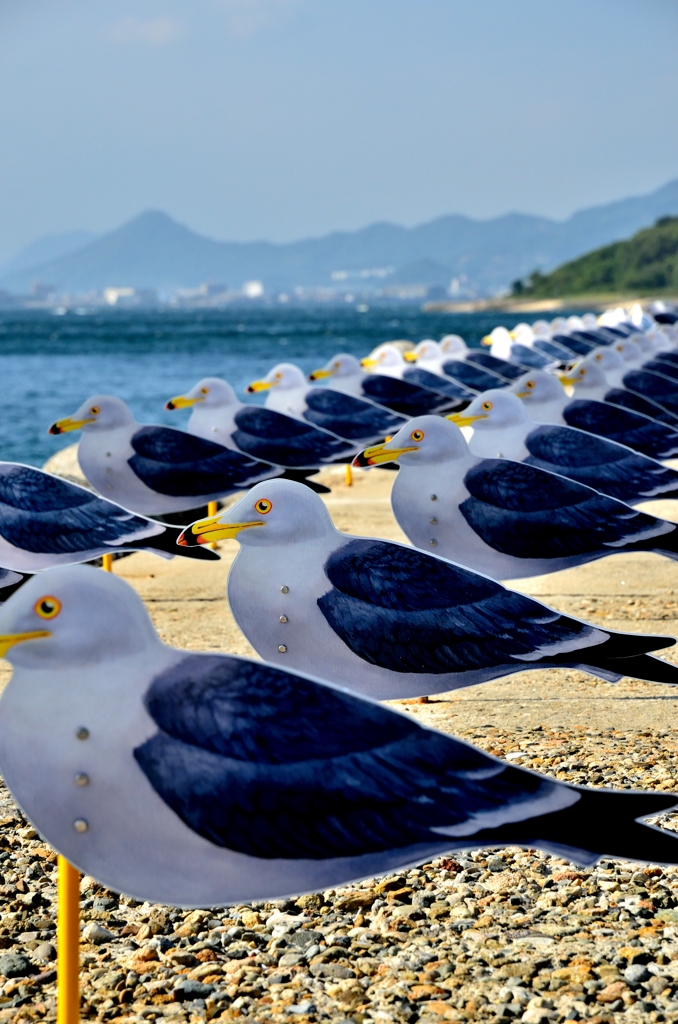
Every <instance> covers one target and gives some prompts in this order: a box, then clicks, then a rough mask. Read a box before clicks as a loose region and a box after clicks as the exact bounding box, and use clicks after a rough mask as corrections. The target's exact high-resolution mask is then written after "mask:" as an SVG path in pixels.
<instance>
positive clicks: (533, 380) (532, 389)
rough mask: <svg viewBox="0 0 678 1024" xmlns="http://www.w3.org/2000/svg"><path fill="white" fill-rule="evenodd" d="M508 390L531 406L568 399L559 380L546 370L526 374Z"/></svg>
mask: <svg viewBox="0 0 678 1024" xmlns="http://www.w3.org/2000/svg"><path fill="white" fill-rule="evenodd" d="M507 390H508V391H510V392H512V394H514V395H517V396H518V398H522V399H523V401H525V402H528V403H529V405H530V406H533V405H539V404H541V403H542V402H553V401H554V400H558V399H566V398H567V396H566V394H565V390H564V388H563V385H562V384H561V383H560V381H559V380H558V378H557V377H554V376H553V374H552V373H546V371H545V370H531V371H530V372H529V373H524V374H523V375H522V377H518V380H517V381H516V382H515V384H512V385H511V387H510V388H508V389H507Z"/></svg>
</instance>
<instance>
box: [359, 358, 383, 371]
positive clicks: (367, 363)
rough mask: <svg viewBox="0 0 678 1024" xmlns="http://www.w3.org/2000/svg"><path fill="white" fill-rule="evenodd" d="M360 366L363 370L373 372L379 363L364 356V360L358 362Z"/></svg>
mask: <svg viewBox="0 0 678 1024" xmlns="http://www.w3.org/2000/svg"><path fill="white" fill-rule="evenodd" d="M360 365H361V366H362V367H363V369H365V370H373V369H374V368H375V366H378V365H379V361H378V360H377V359H371V358H370V356H365V358H364V359H361V360H360Z"/></svg>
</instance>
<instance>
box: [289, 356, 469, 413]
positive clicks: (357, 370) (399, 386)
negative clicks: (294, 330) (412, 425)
mask: <svg viewBox="0 0 678 1024" xmlns="http://www.w3.org/2000/svg"><path fill="white" fill-rule="evenodd" d="M309 380H311V381H326V382H327V384H328V386H329V387H331V388H332V390H333V391H340V392H341V393H342V394H344V395H354V396H356V397H357V398H366V399H369V400H370V401H371V402H376V403H377V405H382V406H385V407H386V408H387V409H392V410H393V411H394V412H399V413H402V415H403V416H408V417H409V416H420V415H422V414H423V413H434V412H447V411H449V410H451V409H463V408H464V407H465V406H466V405H468V403H469V402H470V401H471V400H472V399H473V398H475V392H474V391H469V390H468V389H467V388H463V387H461V385H456V384H453V383H452V381H450V382H449V388H453V389H454V397H450V396H449V395H443V394H441V393H440V392H438V391H431V390H430V388H426V387H421V386H420V385H419V384H413V383H411V382H410V381H409V380H401V379H399V378H397V377H391V376H388V375H386V374H384V373H366V371H365V370H363V368H362V366H361V365H360V363H359V362H358V360H357V359H356V357H355V356H352V355H349V354H348V353H346V352H340V353H339V354H338V355H336V356H334V357H333V358H332V359H330V361H329V362H328V363H326V364H325V366H323V367H321V368H320V369H318V370H314V371H313V373H311V374H309Z"/></svg>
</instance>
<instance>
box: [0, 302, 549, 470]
mask: <svg viewBox="0 0 678 1024" xmlns="http://www.w3.org/2000/svg"><path fill="white" fill-rule="evenodd" d="M520 319H525V317H522V318H521V317H518V316H515V315H509V314H492V315H490V314H488V313H471V314H449V313H425V312H423V311H422V310H420V309H419V308H418V307H415V306H401V307H397V308H383V307H373V308H369V309H364V308H363V309H362V310H358V309H356V308H355V307H347V308H345V309H344V308H343V307H338V308H337V307H330V306H328V307H303V308H299V307H283V308H267V307H255V308H252V309H247V308H244V307H231V308H228V309H223V310H181V311H179V310H148V311H146V310H127V311H123V310H111V311H104V312H100V311H95V312H90V313H85V312H80V313H75V312H68V313H65V314H63V315H55V313H53V312H51V311H49V310H45V311H42V310H40V311H34V310H27V311H23V310H22V311H8V310H5V311H0V375H1V376H0V381H1V385H0V395H1V396H2V397H1V405H0V459H1V460H8V461H17V462H27V463H29V464H31V465H34V466H41V465H42V464H43V463H44V462H45V460H46V459H48V458H49V457H50V456H51V455H53V454H54V453H55V452H56V451H58V450H59V449H60V448H63V447H65V446H66V445H68V444H72V443H73V442H74V441H75V440H76V439H77V437H78V436H79V435H78V434H65V435H61V436H59V437H51V436H50V435H48V433H47V430H48V427H49V425H50V424H51V423H53V422H54V420H57V419H61V418H62V417H65V416H69V415H71V414H72V413H73V412H75V410H76V409H77V408H78V407H79V406H80V405H81V404H82V402H84V401H85V400H86V399H87V398H89V397H90V396H92V395H95V394H111V395H118V396H119V397H120V398H122V399H124V400H125V402H127V403H128V405H129V406H130V408H131V409H132V412H133V413H134V415H135V417H136V418H137V419H138V420H139V421H140V422H146V423H167V424H170V425H172V426H176V427H185V425H186V422H187V420H188V412H187V411H180V412H179V411H177V412H174V413H172V412H167V411H166V410H165V408H164V405H165V402H166V401H167V400H168V399H169V398H171V397H172V396H173V395H177V394H181V393H183V392H185V391H188V390H189V388H191V387H192V386H193V385H194V384H195V383H197V381H198V380H200V378H201V377H208V376H209V377H223V378H224V379H226V380H228V381H229V382H230V383H231V384H232V385H233V387H234V388H235V390H236V392H237V394H238V395H239V397H241V398H242V400H243V401H253V402H257V401H258V402H261V401H263V399H264V397H265V396H256V397H255V396H251V395H250V396H248V395H246V394H245V388H246V387H247V385H248V384H249V383H250V382H251V381H253V380H256V379H258V378H260V377H262V376H264V375H265V374H266V373H267V372H268V371H269V370H270V369H271V367H272V366H274V364H275V363H278V362H292V363H296V364H297V365H299V366H300V367H301V368H302V369H303V370H304V371H305V372H307V373H308V372H310V371H311V370H313V369H316V368H317V367H319V366H322V365H323V363H325V362H327V360H328V359H330V358H331V357H332V356H333V355H334V354H335V353H337V352H351V353H353V354H354V355H356V356H359V357H362V356H364V355H367V354H368V353H369V352H370V351H371V350H372V349H373V348H374V347H375V346H376V345H378V344H380V343H381V342H384V341H389V340H395V339H407V340H410V341H413V342H418V341H421V340H422V339H423V338H435V339H436V340H439V339H440V338H441V337H442V336H443V335H444V334H460V335H461V336H462V337H463V338H464V339H465V340H466V341H467V343H468V344H469V345H473V346H476V345H478V344H479V343H480V339H481V338H482V337H483V335H485V334H487V333H488V332H489V331H491V330H492V328H493V327H495V326H497V325H498V324H500V323H503V324H505V325H506V326H507V327H509V329H510V328H511V327H513V326H514V325H515V324H516V323H517V322H518V321H519V320H520ZM532 319H534V318H532Z"/></svg>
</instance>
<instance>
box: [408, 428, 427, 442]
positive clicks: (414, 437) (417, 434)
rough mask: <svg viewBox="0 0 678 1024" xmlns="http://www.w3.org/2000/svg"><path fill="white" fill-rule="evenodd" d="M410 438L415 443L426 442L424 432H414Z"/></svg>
mask: <svg viewBox="0 0 678 1024" xmlns="http://www.w3.org/2000/svg"><path fill="white" fill-rule="evenodd" d="M410 437H411V438H412V440H413V441H423V440H424V431H423V430H413V431H412V433H411V434H410Z"/></svg>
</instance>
